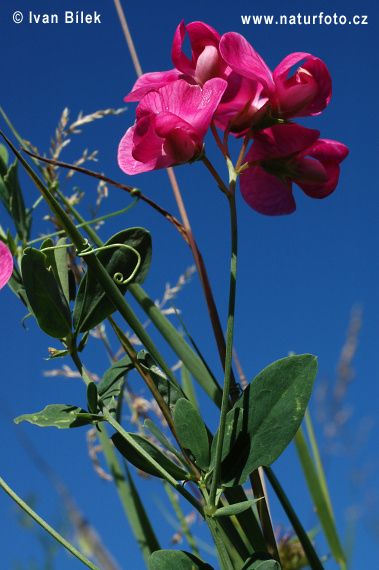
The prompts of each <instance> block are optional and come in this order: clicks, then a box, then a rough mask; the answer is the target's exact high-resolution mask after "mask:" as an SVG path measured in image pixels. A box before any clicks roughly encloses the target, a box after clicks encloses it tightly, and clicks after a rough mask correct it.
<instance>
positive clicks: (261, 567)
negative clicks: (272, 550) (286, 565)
mask: <svg viewBox="0 0 379 570" xmlns="http://www.w3.org/2000/svg"><path fill="white" fill-rule="evenodd" d="M241 570H281V566H280V564H279V562H277V561H276V560H273V559H272V557H271V556H270V554H268V552H255V553H254V554H253V555H252V556H249V558H248V559H247V560H245V564H244V566H243V568H242V569H241Z"/></svg>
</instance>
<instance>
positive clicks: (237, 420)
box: [210, 408, 244, 469]
mask: <svg viewBox="0 0 379 570" xmlns="http://www.w3.org/2000/svg"><path fill="white" fill-rule="evenodd" d="M243 417H244V412H243V409H242V408H233V409H231V410H230V411H229V412H228V413H227V414H226V419H225V434H224V442H223V444H222V455H221V461H224V459H226V458H227V456H228V455H229V454H230V453H231V451H232V449H233V448H234V446H235V444H236V441H237V437H238V436H240V434H241V432H242V431H243ZM217 440H218V430H217V431H216V433H215V436H214V438H213V441H212V447H211V464H210V468H211V469H213V468H214V462H215V455H216V446H217ZM239 452H240V453H243V451H242V449H240V450H239Z"/></svg>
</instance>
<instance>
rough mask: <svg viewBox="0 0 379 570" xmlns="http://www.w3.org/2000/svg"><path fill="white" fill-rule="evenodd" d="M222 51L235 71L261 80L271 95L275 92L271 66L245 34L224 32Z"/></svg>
mask: <svg viewBox="0 0 379 570" xmlns="http://www.w3.org/2000/svg"><path fill="white" fill-rule="evenodd" d="M220 53H221V55H222V57H223V58H224V60H225V61H226V63H227V64H228V65H230V67H231V68H232V69H233V70H234V71H236V72H237V73H240V74H241V75H243V76H244V77H249V78H250V79H255V80H256V81H259V83H261V84H262V85H263V87H264V88H265V90H266V95H268V96H269V97H270V96H271V95H273V94H274V92H275V85H274V81H273V79H272V73H271V71H270V69H269V67H267V65H266V64H265V62H264V61H263V59H262V58H261V57H260V55H258V54H257V52H256V51H255V50H254V49H253V47H252V46H251V45H250V44H249V42H248V41H247V40H246V39H245V38H244V37H243V36H241V35H240V34H237V33H236V32H228V33H227V34H224V35H223V36H222V38H221V40H220Z"/></svg>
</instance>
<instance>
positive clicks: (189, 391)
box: [180, 363, 199, 410]
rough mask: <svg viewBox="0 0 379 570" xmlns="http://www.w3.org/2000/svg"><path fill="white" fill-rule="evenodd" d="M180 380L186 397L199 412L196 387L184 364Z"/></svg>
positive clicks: (181, 368)
mask: <svg viewBox="0 0 379 570" xmlns="http://www.w3.org/2000/svg"><path fill="white" fill-rule="evenodd" d="M180 380H181V384H182V387H183V391H184V393H185V395H186V396H187V398H188V399H189V401H190V402H191V404H193V405H194V406H195V408H196V409H197V410H198V409H199V403H198V401H197V398H196V392H195V387H194V385H193V381H192V377H191V374H190V373H189V371H188V369H187V368H186V367H185V366H184V364H183V363H182V365H181V367H180Z"/></svg>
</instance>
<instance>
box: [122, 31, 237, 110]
mask: <svg viewBox="0 0 379 570" xmlns="http://www.w3.org/2000/svg"><path fill="white" fill-rule="evenodd" d="M186 31H187V33H188V36H189V39H190V42H191V50H192V59H191V60H190V59H189V58H188V57H187V56H186V55H185V54H184V53H183V51H182V45H183V41H184V38H185V35H186ZM220 38H221V36H220V34H218V33H217V32H216V30H214V29H213V28H212V27H211V26H208V25H207V24H204V23H203V22H191V23H190V24H188V25H187V26H185V25H184V20H183V21H182V22H181V23H180V24H179V26H178V27H177V29H176V31H175V35H174V41H173V45H172V51H171V57H172V61H173V64H174V66H175V69H171V70H170V71H158V72H153V73H145V74H144V75H142V76H141V77H140V78H139V79H137V81H136V83H135V84H134V87H133V89H132V91H131V93H129V95H127V96H126V97H125V99H124V101H126V102H127V103H128V102H131V101H140V100H141V99H142V97H143V96H144V95H146V93H148V92H149V91H157V90H158V89H159V88H160V87H163V86H164V85H167V84H168V83H172V82H174V81H178V79H184V80H186V81H187V83H190V84H192V85H200V86H203V85H204V83H205V82H206V81H208V80H209V79H213V78H215V77H221V78H223V79H224V78H225V75H226V74H227V73H226V71H227V68H228V66H227V64H226V63H225V61H224V60H223V59H222V57H221V55H220V52H219V49H218V46H219V43H220ZM228 70H229V73H230V72H231V71H232V70H231V69H230V68H228Z"/></svg>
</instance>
